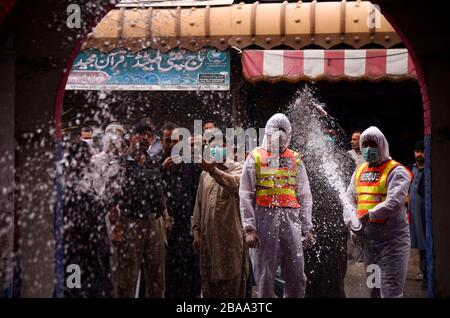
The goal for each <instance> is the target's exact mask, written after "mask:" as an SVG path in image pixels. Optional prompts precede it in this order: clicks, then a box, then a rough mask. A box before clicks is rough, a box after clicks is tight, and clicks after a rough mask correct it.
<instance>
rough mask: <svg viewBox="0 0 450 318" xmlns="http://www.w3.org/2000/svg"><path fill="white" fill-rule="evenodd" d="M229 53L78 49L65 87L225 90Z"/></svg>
mask: <svg viewBox="0 0 450 318" xmlns="http://www.w3.org/2000/svg"><path fill="white" fill-rule="evenodd" d="M229 88H230V54H229V53H228V52H225V51H218V50H216V49H206V48H205V49H201V50H199V51H197V52H191V51H188V50H183V49H176V50H172V51H169V52H167V53H162V52H160V51H159V50H153V49H146V50H143V51H139V52H137V53H134V52H129V51H127V50H125V49H118V50H115V51H112V52H109V53H103V52H100V51H98V50H96V49H89V50H85V51H82V52H80V53H79V54H78V56H77V57H76V59H75V61H74V63H73V67H72V70H71V72H70V75H69V78H68V81H67V84H66V90H129V91H130V90H131V91H138V90H146V91H147V90H148V91H161V90H165V91H190V90H202V91H205V90H206V91H208V90H211V91H212V90H220V91H224V90H229Z"/></svg>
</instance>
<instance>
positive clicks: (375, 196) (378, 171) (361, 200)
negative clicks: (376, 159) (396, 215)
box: [355, 160, 400, 223]
mask: <svg viewBox="0 0 450 318" xmlns="http://www.w3.org/2000/svg"><path fill="white" fill-rule="evenodd" d="M398 166H400V163H398V162H397V161H395V160H388V161H386V162H385V163H383V164H382V165H381V166H377V167H369V164H368V163H367V162H365V163H363V164H361V165H360V166H359V167H358V168H357V169H356V174H355V187H356V194H357V197H358V200H357V216H358V217H360V218H361V217H363V216H364V215H366V214H367V213H369V210H370V209H373V208H374V207H376V206H377V205H378V204H380V203H381V202H383V201H385V200H386V197H387V179H388V176H389V174H390V173H391V171H392V170H394V168H396V167H398ZM370 222H373V223H384V222H385V220H384V219H383V220H373V219H372V220H370Z"/></svg>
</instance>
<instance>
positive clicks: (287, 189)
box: [252, 148, 302, 208]
mask: <svg viewBox="0 0 450 318" xmlns="http://www.w3.org/2000/svg"><path fill="white" fill-rule="evenodd" d="M252 155H253V158H254V160H255V172H256V203H257V204H258V205H259V206H264V207H285V208H299V207H300V203H299V202H298V200H297V170H298V166H299V165H300V164H301V162H302V161H301V159H300V155H299V154H298V153H297V152H295V151H292V150H290V149H286V150H285V151H284V152H283V153H282V154H281V155H279V156H277V157H271V153H270V152H268V151H266V150H264V149H262V148H256V149H255V150H253V151H252Z"/></svg>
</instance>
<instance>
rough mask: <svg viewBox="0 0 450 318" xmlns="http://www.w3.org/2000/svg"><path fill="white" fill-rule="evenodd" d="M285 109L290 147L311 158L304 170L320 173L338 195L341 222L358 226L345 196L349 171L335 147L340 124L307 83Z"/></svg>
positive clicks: (339, 132)
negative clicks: (289, 131)
mask: <svg viewBox="0 0 450 318" xmlns="http://www.w3.org/2000/svg"><path fill="white" fill-rule="evenodd" d="M287 113H288V115H289V117H290V119H291V122H292V126H293V136H292V147H293V148H295V149H300V150H301V153H302V155H303V157H304V158H306V160H308V159H309V160H311V162H310V163H311V164H309V165H308V167H309V170H311V169H312V170H313V171H308V173H314V174H323V176H324V177H325V179H326V183H327V184H328V186H329V187H330V188H331V189H333V190H334V191H335V192H336V193H337V195H338V197H339V200H340V204H341V206H342V208H343V220H344V222H345V223H346V224H348V222H351V224H352V226H353V227H354V228H358V227H359V221H358V219H357V218H356V216H355V213H354V208H353V204H352V203H351V202H350V200H349V197H348V196H347V187H348V179H349V178H348V173H349V171H348V169H343V162H342V158H343V156H342V154H343V152H342V150H340V149H339V148H340V145H339V136H340V135H344V132H343V131H342V128H341V127H340V126H339V125H338V124H337V123H336V121H335V120H334V119H333V118H331V117H330V116H329V115H328V114H327V113H326V112H325V111H324V110H323V108H322V107H321V106H320V102H319V100H318V99H317V97H316V96H315V92H314V89H313V88H312V87H311V86H308V85H307V86H305V87H304V88H302V89H301V90H299V91H298V93H297V95H296V98H295V100H294V101H293V102H292V103H291V104H290V105H289V107H288V111H287ZM336 138H337V139H336ZM350 173H351V171H350ZM324 195H326V194H324Z"/></svg>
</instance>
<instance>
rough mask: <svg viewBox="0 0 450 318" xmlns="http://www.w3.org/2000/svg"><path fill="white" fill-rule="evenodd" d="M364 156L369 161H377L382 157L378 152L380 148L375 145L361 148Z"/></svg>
mask: <svg viewBox="0 0 450 318" xmlns="http://www.w3.org/2000/svg"><path fill="white" fill-rule="evenodd" d="M361 153H362V156H363V158H364V160H365V161H367V162H368V163H375V162H377V161H378V159H380V155H379V154H378V148H375V147H365V148H363V149H362V150H361Z"/></svg>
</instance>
